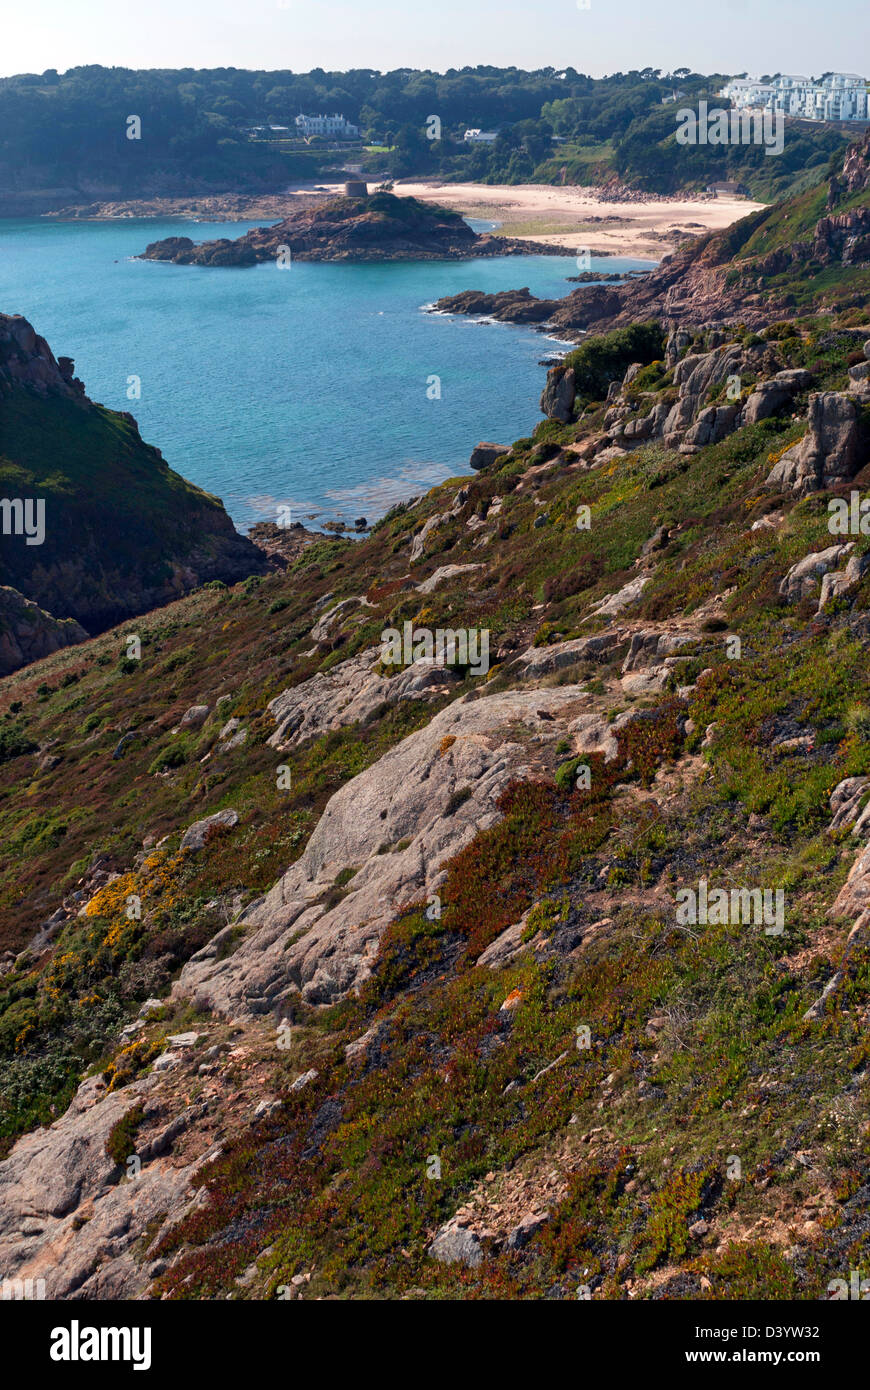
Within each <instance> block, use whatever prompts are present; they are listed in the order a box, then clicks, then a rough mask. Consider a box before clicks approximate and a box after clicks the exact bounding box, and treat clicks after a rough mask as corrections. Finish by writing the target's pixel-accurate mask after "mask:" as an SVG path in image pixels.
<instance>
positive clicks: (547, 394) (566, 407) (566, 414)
mask: <svg viewBox="0 0 870 1390" xmlns="http://www.w3.org/2000/svg"><path fill="white" fill-rule="evenodd" d="M575 383H576V376H575V372H574V368H573V367H551V368H550V370H549V371H548V372H547V384H546V386H545V387H544V390H543V394H542V395H541V410H542V412H543V413H544V415H546V417H547V419H548V420H559V421H561V423H562V424H563V425H567V424H568V423H569V421H570V420H572V419H573V417H574V395H575V392H576V384H575Z"/></svg>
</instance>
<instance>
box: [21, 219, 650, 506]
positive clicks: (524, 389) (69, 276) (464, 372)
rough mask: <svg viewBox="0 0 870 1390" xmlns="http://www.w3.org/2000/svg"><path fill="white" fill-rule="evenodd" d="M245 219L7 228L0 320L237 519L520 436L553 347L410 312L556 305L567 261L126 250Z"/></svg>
mask: <svg viewBox="0 0 870 1390" xmlns="http://www.w3.org/2000/svg"><path fill="white" fill-rule="evenodd" d="M253 225H255V224H254V223H250V222H244V223H227V222H223V223H218V224H212V223H204V222H203V223H181V222H179V221H177V220H175V221H163V220H159V221H158V220H148V221H138V220H137V221H133V220H130V221H119V222H106V223H88V222H71V223H58V222H46V221H43V220H39V219H36V220H28V221H0V312H3V313H20V314H24V315H25V317H27V318H28V319H30V321H31V322H32V323H33V325H34V327H35V328H36V330H37V332H38V333H41V334H42V335H43V336H44V337H45V338H47V340H48V342H49V344H50V346H51V348H52V350H53V352H54V353H55V355H56V356H60V355H64V356H68V357H72V358H74V359H75V363H76V373H77V375H78V376H80V377H81V378H82V380H83V381H84V383H85V387H86V389H87V392H88V394H89V395H90V396H91V397H92V398H93V399H94V400H98V401H101V402H103V403H104V404H105V405H108V406H111V407H113V408H114V409H119V410H129V411H131V412H132V413H133V414H134V415H135V416H136V418H137V419H138V421H139V424H140V428H141V431H142V435H143V437H144V438H145V439H147V440H148V442H149V443H151V444H156V445H157V446H158V447H159V448H160V449H161V450H162V451H163V454H164V456H165V458H166V460H167V462H168V463H169V464H170V465H171V467H173V468H175V469H177V470H178V472H180V473H183V474H184V475H185V476H186V477H188V478H190V479H191V480H192V481H193V482H195V483H197V484H199V486H201V487H204V488H206V489H207V490H208V491H209V492H213V493H216V494H217V495H218V496H219V497H222V498H223V500H224V503H225V504H226V507H227V509H228V511H229V512H230V514H231V515H232V517H233V519H234V521H235V522H236V524H237V525H238V526H239V527H241V528H245V527H247V526H249V525H250V524H251V523H252V522H254V521H257V520H263V519H265V520H275V519H276V509H277V507H278V506H281V505H284V506H287V505H289V506H291V507H292V508H293V519H294V520H296V519H299V520H305V519H309V518H318V517H319V518H320V519H321V520H323V519H326V518H327V517H339V518H343V519H353V518H354V517H357V516H361V515H364V516H367V517H368V518H369V520H373V519H374V518H376V517H377V516H379V515H381V514H382V513H383V512H384V511H386V510H387V508H388V507H390V506H391V505H392V504H393V503H394V502H396V501H399V500H402V499H404V498H406V497H409V496H411V495H414V494H417V493H419V492H422V491H424V490H425V489H426V488H427V487H430V486H432V485H433V484H434V483H437V482H440V481H441V480H443V479H444V478H447V477H450V476H451V475H453V474H456V473H461V472H467V471H468V470H467V462H468V456H469V453H470V452H471V449H472V448H473V446H474V445H475V444H476V443H477V442H478V440H481V439H495V440H498V441H505V442H509V441H510V440H512V439H514V438H517V437H519V436H520V435H524V434H529V433H531V430H532V429H533V427H534V425H535V424H536V423H537V422H538V421H539V420H540V418H541V416H540V414H539V412H538V398H539V396H540V392H541V388H542V384H543V379H544V375H545V369H544V368H543V367H541V366H539V365H538V361H539V359H540V358H541V357H544V356H546V355H547V354H548V353H550V352H552V351H554V349H555V345H554V343H553V342H552V341H550V340H548V339H547V338H546V337H545V336H543V335H542V334H541V333H537V332H534V331H532V330H531V329H528V328H521V327H520V328H518V327H513V326H509V325H505V324H493V323H488V322H483V323H481V322H475V321H472V320H468V319H463V318H450V317H443V316H439V315H433V314H427V313H424V312H422V306H423V305H425V304H430V303H431V302H432V301H433V300H435V299H438V298H439V297H440V296H441V295H445V294H453V293H456V292H458V291H459V290H463V289H483V290H487V291H494V290H501V289H515V288H518V287H519V286H522V285H528V286H529V288H530V289H531V290H532V292H533V293H534V294H539V295H545V296H553V297H558V296H561V295H563V294H567V293H568V292H569V291H570V290H571V289H572V288H573V286H572V285H570V284H569V283H568V282H567V279H566V277H567V276H569V275H572V274H576V272H577V266H576V263H575V261H574V259H573V258H572V257H567V256H566V257H565V258H564V259H563V258H562V257H558V258H555V257H552V258H551V257H546V256H543V257H537V256H536V257H505V258H500V259H498V260H479V261H464V262H432V261H422V262H415V263H404V264H403V263H394V264H388V265H330V264H312V263H299V264H294V265H293V266H292V268H291V269H289V270H279V269H278V267H277V266H276V265H275V264H273V263H269V264H264V265H261V266H256V267H252V268H247V269H237V270H231V269H209V268H204V267H200V266H174V265H167V264H163V263H159V262H147V261H138V260H136V259H134V257H135V256H136V255H137V254H138V253H139V252H141V251H143V250H144V248H145V246H146V244H147V243H148V242H149V241H155V240H157V239H158V238H160V237H164V236H172V235H176V236H177V235H185V234H189V235H190V236H192V237H193V239H194V240H196V241H200V240H208V239H209V238H212V237H218V236H226V237H235V236H239V235H241V233H242V232H244V231H246V230H247V229H248V227H250V226H253ZM642 264H645V263H642V262H638V261H630V260H617V259H616V258H612V257H608V258H607V259H606V260H602V261H599V262H596V261H594V260H593V263H592V265H593V269H602V270H605V269H606V270H608V271H609V270H619V269H631V268H636V267H639V266H641V265H642ZM134 377H135V378H138V379H139V383H140V389H141V396H140V397H139V398H138V399H137V398H136V397H135V394H133V393H135V389H136V384H135V382H130V378H134ZM434 377H438V378H439V381H440V399H437V398H434V399H433V398H432V397H433V396H435V395H436V393H437V389H438V387H437V384H436V383H434V382H433V380H432V379H433V378H434ZM128 391H129V392H131V394H130V395H128Z"/></svg>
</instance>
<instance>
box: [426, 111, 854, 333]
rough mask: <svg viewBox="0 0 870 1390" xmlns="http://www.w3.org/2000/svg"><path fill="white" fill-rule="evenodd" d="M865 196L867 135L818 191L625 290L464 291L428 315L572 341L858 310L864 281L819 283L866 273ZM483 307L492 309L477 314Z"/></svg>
mask: <svg viewBox="0 0 870 1390" xmlns="http://www.w3.org/2000/svg"><path fill="white" fill-rule="evenodd" d="M868 189H870V135H865V136H864V137H863V139H861V140H859V141H857V142H856V143H855V144H853V145H851V146H849V148H848V150H847V152H846V155H845V158H844V161H843V165H842V168H841V170H839V171H838V172H837V173H835V174H833V175H831V177H830V178H829V179H828V180H827V181H826V182H825V183H824V184H822V185H820V186H819V187H817V188H814V189H812V190H810V191H809V192H808V193H804V194H800V195H797V196H796V197H793V198H790V199H787V200H786V201H785V202H783V203H776V204H773V205H772V206H770V207H767V208H763V209H761V210H760V211H757V212H754V213H751V214H750V215H749V216H748V217H745V218H743V219H742V220H741V221H739V222H736V223H734V224H733V226H731V227H729V228H727V229H726V230H724V231H718V232H711V233H705V234H703V235H699V236H696V237H693V238H692V239H691V240H690V241H689V242H687V243H686V244H684V245H681V246H680V247H679V248H678V249H677V250H676V251H675V252H674V253H673V254H672V255H669V256H665V257H664V259H663V260H662V261H661V263H660V264H659V265H658V266H657V267H656V268H655V269H654V270H653V271H651V272H650V273H649V274H647V275H644V276H642V277H638V278H636V279H632V280H631V281H629V282H627V283H625V284H622V285H613V284H597V285H584V286H581V288H579V289H576V290H574V291H573V292H572V293H571V294H568V295H566V296H565V298H563V299H559V300H535V299H534V297H533V296H530V295H529V293H528V291H527V290H519V291H515V292H506V293H504V294H502V295H498V296H483V295H480V294H477V293H476V292H474V291H463V292H462V293H460V294H457V295H450V296H446V297H445V298H442V299H440V300H439V301H438V302H437V304H436V305H435V306H434V307H435V308H436V309H438V310H439V311H441V312H444V313H457V314H477V313H482V312H483V313H489V314H492V315H493V316H494V317H495V318H502V319H504V320H505V321H507V322H515V321H520V322H529V323H542V324H546V326H547V328H548V329H549V330H552V331H553V332H555V333H558V334H560V335H562V336H564V337H566V338H574V339H575V340H576V339H578V338H579V337H580V336H581V335H582V334H584V333H587V332H588V331H589V330H590V329H592V328H594V329H595V331H596V332H601V331H607V330H609V329H612V328H619V327H623V326H626V325H628V324H631V323H636V322H638V321H639V320H643V319H652V318H656V319H659V320H661V322H663V323H665V324H667V325H668V326H669V327H677V326H678V325H688V324H701V323H704V324H711V325H712V324H717V323H719V324H731V323H744V324H745V325H746V326H747V327H749V328H754V327H761V326H763V325H764V324H765V323H768V322H770V319H771V317H772V316H779V317H783V318H788V317H792V316H794V315H795V314H796V313H797V312H799V311H800V310H801V308H806V306H807V304H808V302H813V301H815V302H817V303H818V305H819V307H825V305H826V304H827V306H828V307H830V305H831V303H838V304H840V305H841V307H846V305H848V303H853V304H854V305H855V306H858V305H860V304H862V303H863V302H864V301H865V294H866V279H860V278H856V277H855V276H854V275H853V276H851V277H850V276H849V275H848V274H847V275H846V276H845V277H838V278H837V279H836V281H835V288H834V289H833V291H832V294H833V298H832V296H831V295H830V294H827V291H826V285H825V279H826V278H830V275H829V273H830V271H831V270H832V269H835V268H837V267H840V268H843V269H846V270H847V271H848V270H849V269H851V270H852V271H854V272H858V271H861V270H862V269H863V270H864V272H865V276H866V268H867V267H868V265H870V206H868V204H867V201H866V198H863V200H862V195H865V194H866V193H867V192H868ZM826 272H827V273H828V275H827V276H826ZM602 278H604V277H602ZM817 280H818V289H817V290H815V288H814V284H815V282H816V281H817ZM853 281H854V288H851V286H852V282H853ZM850 288H851V293H850ZM483 303H487V304H488V306H489V307H487V308H481V305H482V304H483Z"/></svg>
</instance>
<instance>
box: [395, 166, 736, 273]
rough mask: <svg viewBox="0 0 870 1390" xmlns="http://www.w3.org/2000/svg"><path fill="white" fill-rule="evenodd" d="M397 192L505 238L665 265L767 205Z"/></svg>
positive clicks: (443, 188) (523, 191) (461, 186)
mask: <svg viewBox="0 0 870 1390" xmlns="http://www.w3.org/2000/svg"><path fill="white" fill-rule="evenodd" d="M394 192H395V193H398V194H401V195H403V196H407V197H414V198H420V199H423V200H424V201H426V202H436V203H443V204H444V205H445V207H449V208H454V209H455V210H456V211H457V212H461V213H462V214H463V215H464V216H465V217H479V218H484V219H487V220H489V221H494V222H500V223H501V226H500V227H499V231H500V232H502V233H504V234H505V235H506V236H512V237H519V238H524V239H528V240H531V241H542V242H546V243H550V244H551V245H554V246H564V247H566V248H567V249H568V250H570V251H572V252H576V251H578V250H579V249H582V248H583V247H588V248H589V250H590V251H592V252H598V253H601V252H605V251H607V252H609V253H610V254H611V255H618V256H636V257H637V258H638V259H644V258H651V259H653V260H660V259H661V257H662V256H663V255H666V254H667V252H668V251H672V250H673V249H674V246H675V245H676V244H677V242H678V241H679V240H680V236H679V235H678V233H680V232H683V233H688V234H690V235H695V236H698V235H700V234H701V233H702V232H707V231H718V230H720V229H721V228H723V227H728V226H730V225H731V223H732V222H736V221H737V220H738V218H740V217H746V216H748V214H749V213H750V212H754V211H755V210H756V208H759V207H761V206H762V204H761V203H754V202H752V200H751V199H749V198H734V197H726V198H720V197H715V198H714V197H711V196H709V195H701V196H699V197H697V198H674V199H665V198H663V199H657V200H655V201H649V202H647V201H643V202H641V201H638V202H625V203H615V202H609V201H605V200H603V199H602V198H600V197H598V196H597V194H596V192H595V190H594V189H591V188H580V187H571V186H569V187H558V188H554V187H551V186H550V185H548V184H517V185H516V186H515V187H504V186H496V185H489V184H473V183H437V182H429V181H425V182H418V183H412V182H408V183H397V184H396V186H395V189H394Z"/></svg>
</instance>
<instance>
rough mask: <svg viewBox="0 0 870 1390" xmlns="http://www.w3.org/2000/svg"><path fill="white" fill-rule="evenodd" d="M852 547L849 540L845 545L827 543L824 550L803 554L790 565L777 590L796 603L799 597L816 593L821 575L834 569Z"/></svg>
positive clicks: (790, 601)
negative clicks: (794, 563) (802, 556)
mask: <svg viewBox="0 0 870 1390" xmlns="http://www.w3.org/2000/svg"><path fill="white" fill-rule="evenodd" d="M852 548H853V544H852V543H851V542H850V543H849V544H847V545H829V546H828V547H827V548H826V549H825V550H816V551H813V553H812V554H811V555H805V556H804V558H803V559H802V560H798V562H797V564H796V565H792V567H791V569H790V570H789V571H788V573H787V574H786V576H785V578H784V579H783V581H782V583H781V584H780V586H779V592H780V593H781V594H782V596H783V598H785V599H787V600H788V601H789V603H797V601H798V600H799V599H802V598H809V597H810V595H811V594H815V593H818V591H819V586H820V584H821V580H822V576H823V575H827V574H828V571H829V570H834V569H836V568H837V565H838V564H839V563H840V561H841V560H842V558H843V556H844V555H848V553H849V551H850V550H851V549H852Z"/></svg>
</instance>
